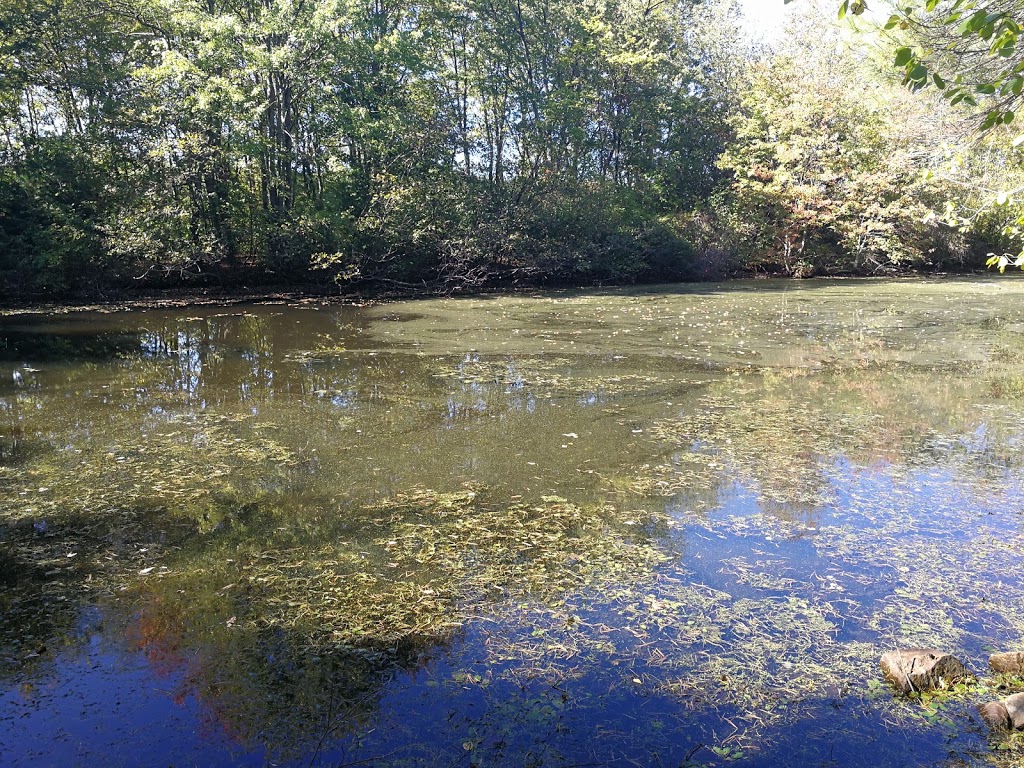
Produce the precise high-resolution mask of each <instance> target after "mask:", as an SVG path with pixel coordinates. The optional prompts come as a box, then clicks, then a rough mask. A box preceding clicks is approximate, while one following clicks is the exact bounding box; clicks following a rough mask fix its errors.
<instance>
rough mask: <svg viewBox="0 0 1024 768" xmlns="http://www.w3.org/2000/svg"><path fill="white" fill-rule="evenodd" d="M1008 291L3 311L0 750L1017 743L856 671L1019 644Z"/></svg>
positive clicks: (729, 290)
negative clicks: (917, 650) (938, 653)
mask: <svg viewBox="0 0 1024 768" xmlns="http://www.w3.org/2000/svg"><path fill="white" fill-rule="evenodd" d="M1020 292H1021V290H1020V289H1018V288H1017V286H1016V284H1015V283H1012V282H1007V283H1002V282H1001V283H999V284H998V286H995V285H985V284H982V283H978V282H971V281H948V282H942V283H927V282H922V283H908V282H900V283H843V282H839V281H831V282H817V283H816V282H809V283H803V284H800V285H799V286H793V285H792V284H781V283H780V284H775V283H758V284H752V285H743V284H734V285H730V286H725V287H716V286H702V287H700V288H699V289H697V288H693V289H691V288H669V289H662V290H640V291H632V292H630V291H623V292H607V293H580V294H574V293H565V294H557V295H553V296H540V297H510V298H487V299H467V300H438V301H427V302H413V303H409V304H407V305H397V306H392V307H388V308H380V309H357V308H345V307H303V308H290V307H285V306H281V305H271V306H253V307H247V308H244V309H236V310H232V311H224V310H216V309H202V310H198V311H196V310H189V311H188V312H184V311H153V310H149V311H138V312H129V313H121V314H110V315H89V314H80V315H65V316H58V317H53V318H49V317H38V316H22V317H12V318H9V319H8V320H7V321H6V324H5V330H4V335H3V342H2V344H0V515H2V516H3V521H4V523H5V525H4V526H3V527H2V528H0V586H2V591H0V615H2V616H3V621H2V622H0V679H2V681H3V688H2V689H0V696H2V704H0V707H2V711H3V712H4V714H3V715H0V717H3V718H4V723H3V728H2V729H0V731H2V732H3V733H4V735H0V759H2V760H3V762H5V763H11V764H15V765H49V764H54V763H74V762H85V761H88V760H95V759H97V758H101V759H103V760H105V761H106V762H110V761H111V760H113V761H114V762H113V763H112V764H116V760H117V759H118V756H119V755H124V756H125V757H123V758H122V762H124V763H125V764H132V765H138V764H149V763H153V764H157V763H158V762H160V763H162V762H166V760H163V759H162V758H161V757H160V756H161V755H163V754H177V755H180V756H182V762H185V763H189V762H191V763H194V764H202V765H215V764H250V763H251V764H259V765H262V764H264V763H266V762H277V763H284V764H296V765H310V764H323V765H338V764H349V763H359V764H372V765H455V764H459V763H463V764H469V765H508V766H512V765H515V766H520V765H538V766H540V765H544V766H547V765H554V766H559V765H579V764H601V765H604V764H622V765H629V764H642V765H674V766H678V765H709V764H717V763H733V764H741V765H766V766H767V765H792V764H794V760H796V763H798V764H805V765H889V766H909V765H921V764H938V763H940V762H941V761H942V760H945V759H947V758H949V759H952V760H953V762H951V763H950V765H954V764H955V765H984V764H989V762H988V760H989V757H990V755H992V754H997V755H999V756H1001V757H1000V759H1004V760H1010V761H1012V760H1014V759H1018V757H1019V754H1020V753H1019V752H1018V751H1017V750H1018V749H1019V747H1018V745H1017V744H1016V742H1014V741H1013V740H1011V741H1009V742H1005V743H1002V744H1000V745H999V746H1001V747H1004V748H1006V749H1001V750H999V751H997V752H995V753H993V752H990V745H989V744H988V743H987V739H986V736H985V733H984V731H983V730H982V729H981V728H980V725H979V723H978V721H977V718H976V716H975V715H974V714H973V710H972V709H971V704H972V703H973V702H974V700H975V698H977V697H978V696H982V695H984V694H983V692H981V691H978V690H973V691H967V692H964V693H963V694H962V695H961V697H960V698H959V699H955V700H953V701H950V702H947V703H945V704H942V706H941V707H939V708H936V707H937V706H938V705H929V706H930V707H931V708H929V706H922V705H921V704H918V703H913V702H903V701H897V700H894V699H893V698H892V696H891V695H890V694H888V692H887V691H885V690H884V689H880V688H878V687H877V679H876V678H877V676H878V675H877V671H876V660H877V657H878V655H879V654H880V652H881V650H882V649H883V648H887V647H890V646H893V645H897V644H914V645H917V644H920V645H933V644H935V645H939V646H941V647H943V648H944V649H948V650H950V651H952V652H955V653H957V654H959V655H961V656H963V657H964V658H965V659H967V660H969V661H970V662H971V666H972V667H973V668H974V669H976V670H977V671H979V672H980V671H981V670H983V668H984V656H985V653H986V651H987V649H988V648H990V647H991V648H997V649H999V650H1013V649H1017V648H1019V646H1020V643H1021V642H1022V640H1024V609H1022V608H1021V606H1022V605H1024V581H1022V580H1021V579H1020V578H1019V577H1018V575H1017V570H1018V569H1017V566H1016V560H1017V556H1018V553H1019V552H1020V551H1021V547H1022V546H1024V541H1022V535H1024V534H1022V531H1021V526H1020V520H1019V516H1020V509H1021V501H1022V498H1024V494H1022V488H1021V484H1020V483H1019V480H1018V478H1019V476H1020V472H1021V468H1022V461H1021V452H1020V448H1021V440H1022V436H1024V408H1022V407H1021V403H1022V402H1024V400H1022V399H1021V397H1020V396H1021V393H1022V392H1024V390H1022V388H1021V385H1020V382H1021V381H1022V380H1024V375H1022V373H1021V368H1020V367H1021V365H1022V364H1024V342H1021V341H1019V338H1020V335H1019V328H1020V327H1021V326H1020V325H1019V324H1020V322H1021V313H1022V310H1021V309H1020V307H1021V306H1024V304H1022V303H1021V301H1020V298H1021V297H1020V296H1018V295H1017V294H1018V293H1020ZM396 320H401V321H402V322H396ZM65 695H67V696H68V698H62V697H63V696H65ZM972 697H974V698H972ZM76 707H77V708H78V710H76V709H75V708H76ZM111 708H113V709H114V710H118V711H120V712H122V713H123V715H122V716H121V717H118V718H110V717H106V716H105V715H103V714H101V713H102V712H103V711H104V710H105V709H111ZM73 711H86V712H87V713H90V714H87V717H86V718H85V723H86V725H85V726H84V727H83V728H81V729H79V730H75V728H76V726H73V725H72V721H73V720H74V719H75V717H77V715H75V716H72V712H73ZM55 733H56V734H58V738H56V739H55V740H52V743H51V739H50V737H51V736H53V734H55ZM153 745H157V746H160V745H163V748H162V749H161V750H157V751H154V750H153V748H152V746H153ZM127 755H130V757H128V756H127ZM140 755H144V756H142V757H140ZM148 755H154V758H153V759H150V758H149V757H148ZM950 756H952V757H950ZM1005 764H1007V765H1010V764H1012V762H1009V763H1005Z"/></svg>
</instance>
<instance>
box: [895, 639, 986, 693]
mask: <svg viewBox="0 0 1024 768" xmlns="http://www.w3.org/2000/svg"><path fill="white" fill-rule="evenodd" d="M882 673H883V674H884V675H885V678H886V679H887V680H888V681H889V682H891V683H892V684H893V685H894V686H896V689H897V690H898V691H900V692H902V693H912V692H914V691H930V690H933V689H935V688H945V687H947V686H949V685H952V684H953V683H955V682H957V681H958V680H962V679H963V678H964V677H966V676H967V669H966V668H965V667H964V665H963V664H961V663H960V661H959V660H957V659H956V658H955V657H953V656H950V655H949V654H948V653H943V652H942V651H936V650H935V649H933V648H906V649H903V650H898V651H889V652H888V653H886V654H885V655H884V656H882Z"/></svg>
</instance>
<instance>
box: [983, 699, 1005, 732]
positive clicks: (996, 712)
mask: <svg viewBox="0 0 1024 768" xmlns="http://www.w3.org/2000/svg"><path fill="white" fill-rule="evenodd" d="M978 714H979V715H981V719H982V720H984V721H985V722H986V723H988V724H989V725H990V726H991V727H993V728H1009V727H1010V713H1009V712H1007V711H1006V705H1005V704H1003V702H1001V701H990V702H989V703H988V704H982V705H981V706H979V707H978Z"/></svg>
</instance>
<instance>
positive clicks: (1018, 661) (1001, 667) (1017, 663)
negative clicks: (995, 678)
mask: <svg viewBox="0 0 1024 768" xmlns="http://www.w3.org/2000/svg"><path fill="white" fill-rule="evenodd" d="M988 665H989V667H990V668H991V670H992V671H993V672H995V673H997V674H1003V675H1018V676H1021V675H1024V653H1017V652H1014V653H993V654H992V655H991V656H989V657H988Z"/></svg>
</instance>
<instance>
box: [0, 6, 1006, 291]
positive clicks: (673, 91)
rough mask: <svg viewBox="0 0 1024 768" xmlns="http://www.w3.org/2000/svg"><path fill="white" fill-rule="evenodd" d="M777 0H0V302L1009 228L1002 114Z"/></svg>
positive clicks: (746, 270) (862, 37)
mask: <svg viewBox="0 0 1024 768" xmlns="http://www.w3.org/2000/svg"><path fill="white" fill-rule="evenodd" d="M763 1H764V2H778V3H780V4H781V3H782V0H763ZM927 4H928V5H931V6H935V5H937V4H936V3H933V2H930V0H929V2H928V3H927ZM947 4H952V3H947ZM959 4H963V3H962V0H961V3H959ZM799 5H801V6H803V7H802V8H801V9H800V11H799V13H797V14H796V15H795V17H794V18H793V19H792V20H791V22H790V24H789V26H788V27H787V28H786V29H785V30H784V32H783V33H782V34H780V35H778V36H776V37H775V39H773V40H772V42H771V43H764V42H763V41H760V40H759V39H758V38H756V37H751V36H750V34H749V33H748V32H745V31H744V26H743V24H742V23H741V17H740V13H739V8H738V6H737V4H736V2H735V0H89V2H79V1H76V0H0V130H2V134H3V138H2V143H0V298H2V299H6V300H13V299H25V298H36V297H46V296H51V297H71V296H96V295H109V294H110V293H111V292H115V293H116V292H117V291H124V290H126V289H139V288H150V287H166V286H180V285H193V286H210V285H213V286H258V285H270V284H276V285H281V284H309V283H320V284H323V285H328V284H329V285H333V284H335V283H337V284H340V285H341V286H342V287H343V288H345V289H347V290H358V291H362V292H390V291H395V290H403V289H409V290H421V291H436V292H450V291H458V290H487V289H493V288H514V287H521V286H534V285H584V284H608V283H631V282H642V281H670V280H691V279H713V278H721V277H728V276H732V275H737V274H747V275H750V274H779V275H790V276H797V277H803V276H810V275H825V274H865V275H867V274H891V273H894V272H903V271H965V270H973V269H979V268H984V265H985V263H986V260H988V259H989V258H990V257H991V255H992V254H995V255H997V256H998V255H1000V254H1011V256H1012V255H1013V254H1015V253H1017V252H1019V251H1020V244H1019V242H1018V241H1017V240H1018V237H1017V236H1018V234H1019V229H1018V225H1017V222H1018V220H1019V219H1020V217H1021V212H1022V207H1021V205H1020V203H1019V202H1018V200H1017V192H1016V190H1018V189H1021V188H1024V165H1022V163H1024V148H1021V146H1020V145H1021V142H1020V141H1019V140H1015V137H1016V135H1017V133H1018V132H1019V131H1014V130H1013V128H1014V126H1013V125H1012V118H1013V115H1012V113H1009V118H1007V117H1006V115H1007V112H1006V111H1005V110H1003V111H999V112H998V114H999V119H998V120H992V119H989V120H988V123H987V124H985V125H984V129H985V130H983V131H982V130H979V123H982V122H983V121H985V120H986V115H988V114H991V108H990V107H986V106H985V105H984V104H982V105H981V106H979V102H981V101H983V100H984V98H985V96H986V95H990V94H986V93H985V92H984V90H980V91H979V94H978V95H977V98H975V96H974V95H973V90H971V91H970V92H968V90H965V93H967V94H968V95H967V96H966V98H960V99H957V98H955V94H954V97H953V98H950V97H949V96H950V90H951V89H950V88H948V87H946V83H942V82H939V85H941V86H943V88H938V87H931V88H921V87H920V86H921V85H922V83H920V82H914V81H913V79H912V78H910V79H909V80H908V78H909V77H910V74H911V70H912V69H914V68H915V67H918V59H917V53H918V52H921V51H925V52H929V53H930V54H931V55H932V56H933V59H934V57H935V56H936V55H937V56H938V58H939V60H940V63H941V57H942V55H943V51H942V50H941V49H940V50H939V52H938V54H935V51H936V48H935V45H934V42H933V41H930V40H929V38H928V35H929V34H930V33H929V31H928V28H927V26H921V25H914V24H893V23H889V24H885V20H886V15H885V14H883V15H882V16H880V17H879V16H878V14H877V13H872V14H863V15H858V14H857V13H856V12H855V11H857V10H859V5H858V4H857V3H856V2H854V3H853V6H854V8H853V10H854V12H850V13H846V14H845V18H843V19H838V18H837V13H836V10H837V5H838V3H837V2H835V0H831V1H823V2H818V3H815V2H813V1H812V0H799ZM849 5H850V4H849V3H844V4H843V6H844V8H845V9H847V10H849ZM970 5H972V6H974V5H975V4H974V3H970ZM1009 5H1014V3H1009ZM1017 5H1020V3H1017ZM939 10H941V9H939ZM885 27H888V28H885ZM906 51H913V52H914V58H913V60H908V59H909V57H908V55H907V53H906ZM950 55H952V54H950ZM958 55H962V52H961V54H958ZM1011 58H1012V57H1011ZM894 62H895V63H896V64H899V65H900V66H894ZM961 63H962V62H961ZM908 64H909V68H908ZM920 71H921V70H919V69H916V70H914V72H915V73H919V72H920ZM1014 82H1015V81H1014ZM1021 82H1022V85H1024V79H1022V81H1021ZM908 85H909V86H910V88H908ZM983 85H984V86H985V87H989V86H988V83H987V82H986V83H983V84H979V85H978V86H977V88H978V89H981V88H982V86H983ZM1010 87H1011V90H1012V87H1014V86H1010ZM912 90H914V91H916V92H911V91H912ZM1019 95H1020V90H1019V89H1018V90H1017V92H1016V94H1013V93H1011V94H1010V97H1011V98H1013V97H1014V96H1019ZM986 110H988V111H986ZM993 123H994V124H993Z"/></svg>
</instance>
